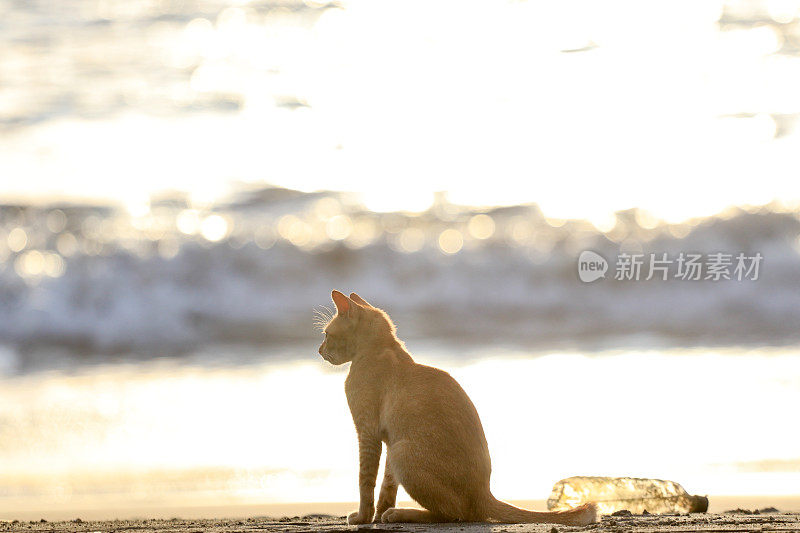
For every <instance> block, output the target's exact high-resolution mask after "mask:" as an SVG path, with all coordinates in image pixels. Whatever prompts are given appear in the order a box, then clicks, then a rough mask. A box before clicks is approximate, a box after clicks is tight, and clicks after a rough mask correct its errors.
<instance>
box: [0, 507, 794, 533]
mask: <svg viewBox="0 0 800 533" xmlns="http://www.w3.org/2000/svg"><path fill="white" fill-rule="evenodd" d="M362 530H377V531H393V532H417V531H441V532H466V533H479V532H486V533H488V532H497V533H500V532H503V533H505V532H520V533H523V532H549V533H559V532H566V531H598V532H600V531H602V532H605V531H608V532H613V533H623V532H658V533H670V532H676V533H677V532H686V531H705V532H717V531H718V532H723V531H724V532H733V531H736V532H746V531H800V513H780V512H774V511H773V512H768V511H766V510H765V511H763V512H762V511H755V512H753V511H748V510H745V511H742V510H739V511H738V512H725V513H718V514H692V515H652V516H647V515H644V516H643V515H626V514H621V515H617V516H604V517H603V518H602V521H601V522H598V523H596V524H593V525H590V526H587V527H566V526H554V525H552V524H487V523H470V524H463V523H454V524H371V525H364V526H348V525H347V523H346V521H345V518H344V517H343V516H330V515H316V514H315V515H306V516H294V517H284V518H267V517H254V518H245V519H206V520H182V519H177V518H174V519H149V520H148V519H140V520H110V521H84V520H81V519H80V518H77V519H75V520H71V521H64V522H46V521H29V522H25V521H12V522H0V531H8V532H23V531H24V532H48V533H98V532H102V533H114V532H123V531H137V532H142V533H145V532H147V533H149V532H153V533H156V532H158V533H201V532H214V533H250V532H260V533H262V532H263V533H266V532H273V531H275V532H277V531H291V532H296V533H309V532H322V533H324V532H340V531H362Z"/></svg>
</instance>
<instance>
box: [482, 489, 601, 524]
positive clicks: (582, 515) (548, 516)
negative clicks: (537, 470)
mask: <svg viewBox="0 0 800 533" xmlns="http://www.w3.org/2000/svg"><path fill="white" fill-rule="evenodd" d="M491 498H492V501H491V502H490V503H489V518H490V519H491V520H495V521H498V522H504V523H507V524H523V523H525V524H541V523H545V524H563V525H565V526H587V525H589V524H593V523H595V522H597V507H596V506H595V504H593V503H586V504H584V505H581V506H580V507H575V508H574V509H570V510H569V511H549V512H542V511H528V510H527V509H521V508H519V507H515V506H513V505H511V504H510V503H506V502H502V501H500V500H498V499H497V498H495V497H494V496H492V497H491Z"/></svg>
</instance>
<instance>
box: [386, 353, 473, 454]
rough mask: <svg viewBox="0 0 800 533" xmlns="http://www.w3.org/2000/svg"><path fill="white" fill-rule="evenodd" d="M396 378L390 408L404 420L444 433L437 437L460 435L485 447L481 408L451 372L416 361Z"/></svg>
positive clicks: (424, 429)
mask: <svg viewBox="0 0 800 533" xmlns="http://www.w3.org/2000/svg"><path fill="white" fill-rule="evenodd" d="M397 378H398V379H397V381H396V387H394V391H393V392H392V393H390V396H392V397H391V398H390V401H389V402H387V407H389V409H390V410H392V411H395V415H396V418H399V419H400V420H399V421H400V422H401V423H402V422H409V423H413V424H414V426H416V427H419V428H422V430H423V431H427V432H429V433H431V432H440V433H441V432H443V433H444V434H443V435H438V436H446V437H447V438H449V439H452V438H456V437H461V438H462V439H464V440H467V441H470V442H471V443H473V444H475V445H477V446H479V447H486V438H485V436H484V433H483V427H482V425H481V421H480V417H479V416H478V411H477V410H476V409H475V406H474V404H473V403H472V401H471V400H470V398H469V396H468V395H467V393H466V392H465V391H464V389H463V388H462V387H461V385H459V383H458V382H457V381H456V380H455V379H454V378H453V377H452V376H451V375H450V374H449V373H447V372H445V371H444V370H441V369H439V368H435V367H432V366H427V365H421V364H417V363H414V364H413V365H410V366H409V367H407V368H406V369H404V372H402V373H401V375H399V376H397Z"/></svg>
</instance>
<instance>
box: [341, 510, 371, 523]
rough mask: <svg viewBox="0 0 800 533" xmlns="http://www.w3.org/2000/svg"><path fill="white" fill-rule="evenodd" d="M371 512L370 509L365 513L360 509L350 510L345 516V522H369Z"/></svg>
mask: <svg viewBox="0 0 800 533" xmlns="http://www.w3.org/2000/svg"><path fill="white" fill-rule="evenodd" d="M372 514H373V511H372V510H370V511H369V512H367V513H362V512H361V511H355V512H352V513H350V514H349V515H348V517H347V524H348V525H351V526H355V525H358V524H369V523H370V522H372Z"/></svg>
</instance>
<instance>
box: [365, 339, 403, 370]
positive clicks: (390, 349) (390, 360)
mask: <svg viewBox="0 0 800 533" xmlns="http://www.w3.org/2000/svg"><path fill="white" fill-rule="evenodd" d="M413 362H414V360H413V359H412V358H411V354H409V353H408V351H407V350H406V347H405V345H404V344H403V342H402V341H400V340H399V339H397V338H396V337H394V336H393V337H392V338H390V339H382V340H381V342H374V343H369V344H366V345H364V346H360V347H359V349H358V355H357V356H356V357H355V358H353V366H362V365H370V364H397V363H413Z"/></svg>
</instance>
